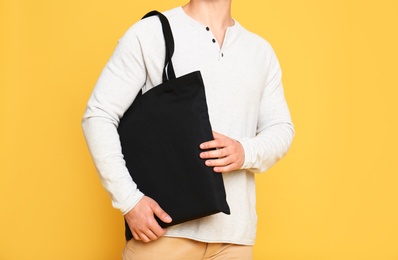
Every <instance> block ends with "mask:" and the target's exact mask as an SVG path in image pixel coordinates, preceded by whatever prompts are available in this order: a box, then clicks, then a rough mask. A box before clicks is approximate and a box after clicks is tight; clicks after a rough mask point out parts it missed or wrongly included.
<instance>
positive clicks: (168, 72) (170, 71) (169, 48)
mask: <svg viewBox="0 0 398 260" xmlns="http://www.w3.org/2000/svg"><path fill="white" fill-rule="evenodd" d="M154 15H157V16H158V17H159V19H160V22H161V23H162V30H163V36H164V40H165V43H166V58H165V61H164V68H163V83H164V82H167V81H169V80H172V79H175V78H176V75H175V73H174V67H173V62H172V61H171V58H172V57H173V54H174V38H173V33H172V31H171V28H170V23H169V20H167V17H166V16H165V15H164V14H162V13H160V12H158V11H151V12H149V13H147V14H146V15H145V16H144V17H143V18H142V19H145V18H147V17H150V16H154Z"/></svg>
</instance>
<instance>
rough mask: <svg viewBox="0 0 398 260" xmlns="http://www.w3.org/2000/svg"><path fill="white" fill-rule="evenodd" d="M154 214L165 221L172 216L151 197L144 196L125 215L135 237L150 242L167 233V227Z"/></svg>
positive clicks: (169, 219) (168, 221) (167, 221)
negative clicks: (159, 222) (160, 224)
mask: <svg viewBox="0 0 398 260" xmlns="http://www.w3.org/2000/svg"><path fill="white" fill-rule="evenodd" d="M154 214H155V215H156V216H158V218H160V220H162V221H163V222H165V223H170V222H171V217H170V216H169V215H168V214H167V213H166V212H165V211H164V210H163V209H162V208H161V207H160V206H159V204H157V203H156V201H154V200H153V199H151V198H150V197H147V196H144V197H143V198H142V199H141V200H140V201H139V202H138V203H137V205H135V207H134V208H133V209H132V210H130V211H129V212H128V213H127V214H126V215H124V217H125V219H126V221H127V223H128V225H129V227H130V230H131V233H132V234H133V237H134V239H136V240H142V241H143V242H150V241H153V240H156V239H158V238H159V237H161V236H163V235H164V234H166V231H167V230H166V229H163V228H162V227H160V226H159V224H158V222H157V221H156V220H155V218H154Z"/></svg>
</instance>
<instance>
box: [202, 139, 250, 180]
mask: <svg viewBox="0 0 398 260" xmlns="http://www.w3.org/2000/svg"><path fill="white" fill-rule="evenodd" d="M213 136H214V140H212V141H208V142H205V143H202V144H201V145H200V148H201V149H204V150H207V149H214V148H216V149H217V150H211V151H206V152H202V153H200V158H202V159H207V160H206V162H205V163H206V165H207V166H212V167H214V171H215V172H230V171H233V170H237V169H240V168H241V167H242V165H243V163H244V161H245V152H244V150H243V146H242V145H241V144H240V143H239V142H238V141H236V140H234V139H232V138H229V137H227V136H225V135H222V134H219V133H217V132H213Z"/></svg>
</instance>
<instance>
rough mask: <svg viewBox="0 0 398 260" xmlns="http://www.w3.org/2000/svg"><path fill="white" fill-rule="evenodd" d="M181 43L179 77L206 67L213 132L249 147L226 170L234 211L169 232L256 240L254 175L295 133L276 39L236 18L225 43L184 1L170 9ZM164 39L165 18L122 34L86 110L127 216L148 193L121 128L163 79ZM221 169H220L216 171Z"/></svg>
mask: <svg viewBox="0 0 398 260" xmlns="http://www.w3.org/2000/svg"><path fill="white" fill-rule="evenodd" d="M164 14H165V15H166V17H167V18H168V20H169V22H170V26H171V29H172V32H173V36H174V41H175V53H174V56H173V58H172V60H173V65H174V69H175V73H176V76H177V77H179V76H182V75H185V74H187V73H190V72H193V71H196V70H199V71H201V73H202V77H203V81H204V85H205V92H206V98H207V105H208V112H209V117H210V123H211V125H212V128H213V130H214V131H216V132H219V133H221V134H223V135H226V136H228V137H231V138H234V139H236V140H238V141H239V142H240V143H241V144H242V146H243V148H244V152H245V160H244V165H243V166H242V168H241V169H240V170H235V171H232V172H227V173H222V175H223V179H224V185H225V189H226V195H227V201H228V204H229V206H230V209H231V215H226V214H223V213H218V214H214V215H211V216H208V217H204V218H200V219H197V220H192V221H189V222H186V223H182V224H179V225H175V226H172V227H169V228H168V231H167V233H166V236H171V237H183V238H190V239H194V240H198V241H202V242H209V243H211V242H218V243H234V244H243V245H253V244H254V241H255V235H256V224H257V214H256V194H255V180H254V179H255V178H254V175H255V173H261V172H264V171H266V170H267V169H269V168H270V167H271V166H272V165H274V164H275V163H276V162H277V161H278V160H279V159H280V158H282V157H283V156H284V155H285V153H286V152H287V150H288V149H289V147H290V144H291V142H292V138H293V135H294V128H293V124H292V122H291V117H290V113H289V109H288V106H287V104H286V101H285V98H284V91H283V87H282V82H281V69H280V66H279V63H278V60H277V58H276V55H275V53H274V51H273V49H272V47H271V46H270V44H269V43H268V42H267V41H266V40H264V39H263V38H261V37H259V36H258V35H256V34H253V33H251V32H249V31H248V30H246V29H245V28H244V27H242V26H241V25H240V24H239V23H238V22H237V21H235V23H234V25H233V26H231V27H228V29H227V31H226V34H225V38H224V42H223V43H222V45H221V46H220V44H219V43H218V42H217V41H216V40H215V37H214V36H213V34H212V31H211V28H208V27H207V26H206V25H204V24H201V23H199V22H198V21H196V20H194V19H193V18H191V17H190V16H188V15H187V14H186V13H185V12H184V10H183V9H182V7H177V8H174V9H171V10H169V11H166V12H164ZM164 60H165V42H164V38H163V32H162V27H161V23H160V21H159V19H158V17H156V16H154V17H149V18H146V19H144V20H140V21H138V22H137V23H135V24H134V25H132V26H131V27H130V28H129V29H128V30H127V31H126V33H125V34H124V35H123V36H122V37H121V38H120V39H119V41H118V44H117V46H116V49H115V50H114V53H113V54H112V56H111V58H110V59H109V61H108V62H107V64H106V66H105V68H104V69H103V71H102V73H101V75H100V77H99V79H98V81H97V83H96V85H95V88H94V90H93V92H92V95H91V97H90V99H89V101H88V105H87V108H86V111H85V113H84V116H83V122H82V125H83V132H84V135H85V138H86V141H87V144H88V147H89V150H90V153H91V155H92V157H93V160H94V164H95V166H96V168H97V171H98V173H99V177H100V180H101V182H102V184H103V186H104V187H105V189H106V190H107V192H108V193H109V194H110V197H111V199H112V204H113V206H114V207H115V208H118V209H120V210H121V212H122V213H123V214H126V213H127V212H129V211H130V210H131V209H132V208H133V207H134V206H135V205H136V204H137V202H138V201H139V200H140V199H141V198H142V197H143V196H144V194H143V193H142V192H141V191H140V190H139V189H138V188H137V185H136V184H135V183H134V181H133V180H132V178H131V176H130V174H129V172H128V170H127V168H126V165H125V161H124V159H123V155H122V152H121V145H120V141H119V136H118V132H117V127H118V124H119V121H120V118H121V117H122V116H123V114H124V112H125V111H126V110H127V109H128V108H129V107H130V105H131V104H132V102H133V101H134V99H135V97H136V95H137V94H138V93H139V91H140V89H142V90H143V92H145V91H147V90H149V89H151V88H153V87H155V86H157V85H159V84H161V83H162V72H163V67H164ZM215 174H216V173H215Z"/></svg>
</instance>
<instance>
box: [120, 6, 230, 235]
mask: <svg viewBox="0 0 398 260" xmlns="http://www.w3.org/2000/svg"><path fill="white" fill-rule="evenodd" d="M153 15H157V16H158V17H159V18H160V21H161V23H162V29H163V34H164V38H165V43H166V60H165V67H164V71H163V83H162V84H160V85H158V86H156V87H154V88H152V89H150V90H149V91H147V92H146V93H144V94H142V91H140V93H139V94H138V95H137V97H136V99H135V100H134V102H133V104H132V105H131V106H130V108H129V109H128V110H127V111H126V113H125V114H124V115H123V117H122V118H121V121H120V124H119V127H118V132H119V136H120V141H121V146H122V153H123V155H124V159H125V161H126V166H127V168H128V169H129V172H130V175H131V177H132V179H133V180H134V182H135V183H136V184H137V187H138V189H139V190H141V191H142V192H143V193H144V194H145V195H146V196H149V197H151V198H152V199H154V200H155V201H156V202H157V203H158V204H159V205H160V207H161V208H163V209H164V210H165V211H166V212H167V213H168V214H169V215H170V216H171V218H172V219H173V221H172V222H171V223H163V222H162V221H160V220H159V219H158V218H157V221H158V222H159V224H160V226H162V227H167V226H171V225H175V224H179V223H182V222H186V221H189V220H193V219H197V218H200V217H204V216H208V215H211V214H215V213H219V212H223V213H225V214H230V210H229V206H228V204H227V201H226V194H225V189H224V183H223V179H222V175H221V174H220V173H215V172H214V171H213V169H212V168H211V167H207V166H206V165H205V161H204V160H203V159H201V158H200V157H199V154H200V152H202V150H201V149H200V148H199V145H200V144H201V143H203V142H206V141H209V140H213V134H212V129H211V125H210V121H209V115H208V111H207V103H206V96H205V89H204V84H203V80H202V76H201V73H200V71H195V72H192V73H189V74H187V75H184V76H181V77H179V78H176V77H175V73H174V68H173V64H172V61H171V58H172V56H173V53H174V39H173V35H172V31H171V28H170V25H169V22H168V20H167V18H166V17H165V16H164V15H163V14H161V13H159V12H157V11H152V12H150V13H148V14H147V15H146V16H144V18H146V17H149V16H153ZM131 238H132V234H131V231H130V229H129V227H128V225H127V223H126V239H127V240H129V239H131Z"/></svg>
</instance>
